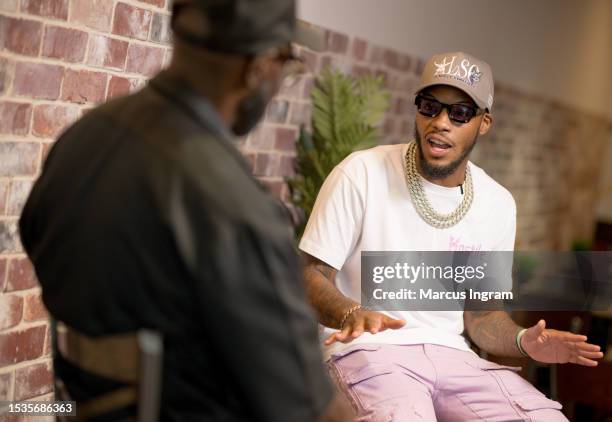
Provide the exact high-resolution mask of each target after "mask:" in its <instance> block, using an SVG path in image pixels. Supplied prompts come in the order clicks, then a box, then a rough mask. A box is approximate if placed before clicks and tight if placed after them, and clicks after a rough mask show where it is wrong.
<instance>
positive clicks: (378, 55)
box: [368, 46, 383, 64]
mask: <svg viewBox="0 0 612 422" xmlns="http://www.w3.org/2000/svg"><path fill="white" fill-rule="evenodd" d="M382 57H383V49H382V48H380V47H376V46H373V47H372V48H370V57H369V60H368V61H370V62H372V63H375V64H382V63H381V62H382Z"/></svg>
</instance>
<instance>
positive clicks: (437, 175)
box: [414, 124, 478, 180]
mask: <svg viewBox="0 0 612 422" xmlns="http://www.w3.org/2000/svg"><path fill="white" fill-rule="evenodd" d="M414 139H415V140H416V144H417V150H418V152H419V168H420V169H421V171H422V172H423V176H425V178H426V179H432V180H436V179H444V178H446V177H448V176H450V175H451V174H453V173H454V172H455V171H456V170H457V168H458V167H459V166H460V165H461V163H462V162H463V161H464V160H465V159H466V158H467V157H468V155H470V153H471V152H472V150H473V149H474V147H475V146H476V141H477V140H478V131H476V135H474V139H473V140H472V142H470V143H469V144H468V145H466V146H465V147H463V151H461V155H460V156H459V158H457V159H456V160H453V161H452V162H450V163H449V164H447V165H445V166H438V165H435V164H433V163H430V162H429V161H427V160H426V159H425V154H424V153H423V146H422V144H421V142H422V141H423V140H422V139H421V134H420V133H419V131H418V129H417V127H416V124H415V125H414Z"/></svg>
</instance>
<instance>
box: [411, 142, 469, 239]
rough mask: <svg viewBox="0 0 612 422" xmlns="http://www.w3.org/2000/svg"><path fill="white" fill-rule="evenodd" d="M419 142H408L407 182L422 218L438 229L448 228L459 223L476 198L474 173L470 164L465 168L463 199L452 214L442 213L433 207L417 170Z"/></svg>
mask: <svg viewBox="0 0 612 422" xmlns="http://www.w3.org/2000/svg"><path fill="white" fill-rule="evenodd" d="M416 156H417V144H416V141H411V142H410V143H409V144H408V150H407V151H406V157H405V165H404V170H405V173H406V184H407V185H408V190H409V191H410V197H411V198H412V202H413V203H414V207H415V208H416V210H417V212H418V214H419V215H420V216H421V218H422V219H423V220H424V221H425V222H426V223H427V224H429V225H430V226H433V227H435V228H438V229H447V228H449V227H452V226H454V225H455V224H457V223H458V222H459V221H461V219H462V218H463V217H464V216H465V214H466V213H467V212H468V211H469V209H470V207H471V206H472V201H473V200H474V187H473V185H472V175H471V173H470V166H467V167H466V168H465V182H464V184H463V188H464V192H465V193H464V195H463V200H462V201H461V203H460V204H459V206H458V207H457V209H456V210H455V211H453V212H451V213H450V214H440V213H438V212H437V211H436V210H434V209H433V207H432V206H431V204H430V203H429V200H428V199H427V196H426V195H425V191H424V190H423V185H422V183H421V180H420V176H419V173H418V171H417V163H416V161H417V160H416Z"/></svg>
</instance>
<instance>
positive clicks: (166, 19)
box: [149, 13, 172, 44]
mask: <svg viewBox="0 0 612 422" xmlns="http://www.w3.org/2000/svg"><path fill="white" fill-rule="evenodd" d="M149 39H150V40H151V41H154V42H158V43H162V44H168V43H169V42H170V41H171V39H172V31H171V30H170V16H169V15H164V14H161V13H155V15H153V21H152V22H151V34H150V35H149Z"/></svg>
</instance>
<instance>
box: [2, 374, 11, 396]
mask: <svg viewBox="0 0 612 422" xmlns="http://www.w3.org/2000/svg"><path fill="white" fill-rule="evenodd" d="M12 382H13V374H11V373H8V374H0V401H7V400H9V394H10V393H11V384H12Z"/></svg>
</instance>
